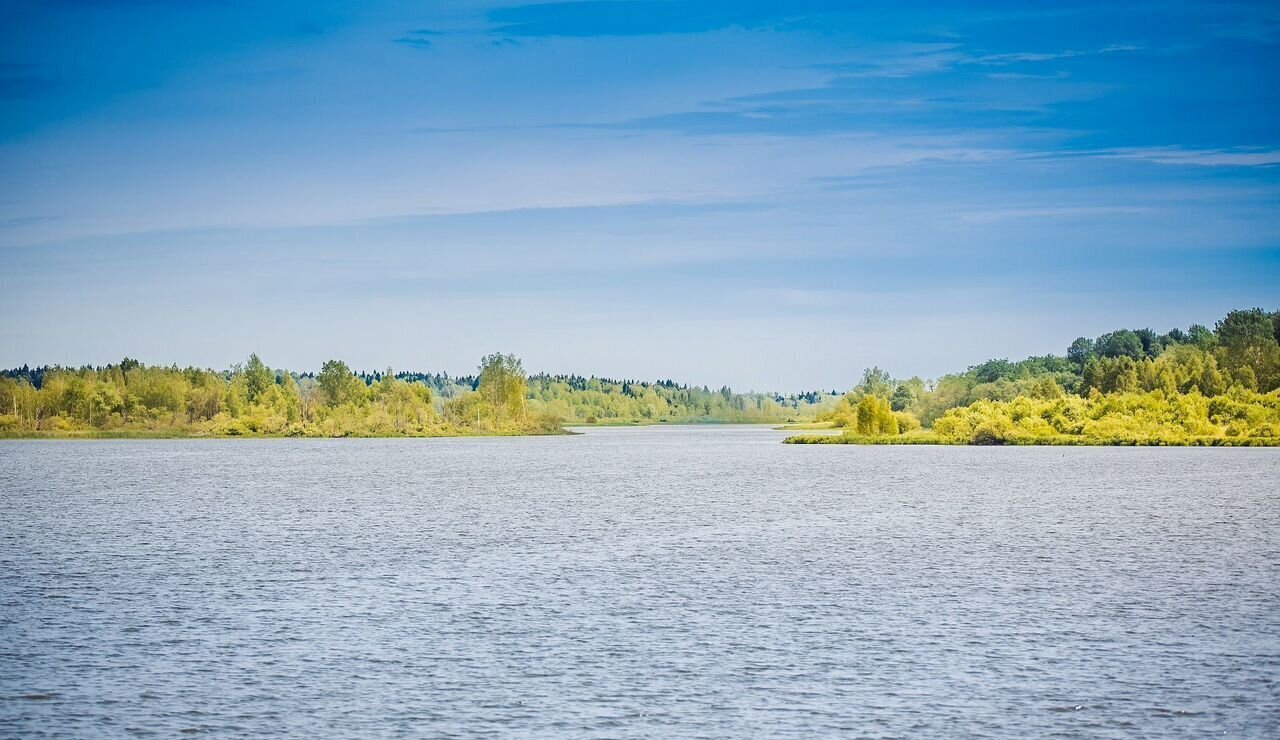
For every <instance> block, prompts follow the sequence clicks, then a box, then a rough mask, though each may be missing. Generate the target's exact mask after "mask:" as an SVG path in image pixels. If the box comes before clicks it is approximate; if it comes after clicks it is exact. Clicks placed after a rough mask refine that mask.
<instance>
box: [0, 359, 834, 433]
mask: <svg viewBox="0 0 1280 740" xmlns="http://www.w3.org/2000/svg"><path fill="white" fill-rule="evenodd" d="M837 398H838V396H837V395H836V394H834V392H833V393H822V392H813V393H809V394H797V395H793V396H779V395H769V394H759V393H747V394H742V393H734V392H733V391H732V390H731V389H729V388H728V387H724V388H721V389H720V390H718V391H712V390H710V389H708V388H706V387H701V388H698V387H694V386H687V385H680V384H677V383H675V382H673V381H670V380H665V381H657V382H653V383H650V382H643V381H631V380H627V381H615V380H608V379H601V378H594V377H591V378H585V377H581V376H576V375H547V374H539V375H533V376H528V375H527V374H526V372H525V370H524V367H523V365H522V363H521V361H520V360H519V358H517V357H515V356H514V355H510V354H502V353H495V354H491V355H488V356H486V357H484V358H482V359H481V361H480V364H479V366H478V368H477V372H476V373H475V374H473V375H462V376H453V377H451V376H449V375H448V374H447V373H417V372H394V371H392V370H391V369H390V368H388V369H386V370H385V371H381V372H355V371H353V370H352V369H351V368H350V367H349V366H348V365H347V364H346V363H345V362H343V361H341V360H329V361H327V362H325V363H324V364H323V365H322V366H321V368H320V370H319V371H318V372H305V373H294V372H288V371H285V370H281V369H274V368H271V367H270V366H268V365H267V364H266V363H265V362H264V361H263V360H262V359H261V358H260V357H259V356H258V355H257V354H252V355H250V356H249V358H248V359H247V360H246V361H245V362H244V363H242V364H238V365H235V366H233V367H232V368H230V369H228V370H225V371H215V370H209V369H199V368H192V367H187V368H179V367H177V366H176V365H174V366H168V367H164V366H147V365H144V364H143V363H140V362H138V361H136V360H133V359H130V358H125V359H124V360H122V361H120V362H119V363H116V364H112V365H107V366H103V367H80V368H63V367H40V368H36V369H32V368H29V367H25V366H24V367H22V368H17V369H13V370H7V371H3V372H0V435H8V436H17V435H34V436H40V435H68V436H73V435H76V434H118V435H130V434H136V435H140V436H156V435H174V436H188V435H210V436H246V435H291V436H336V437H341V436H398V435H404V436H448V435H459V434H462V435H465V434H536V433H550V432H555V431H559V430H560V428H561V427H562V425H564V424H575V423H582V424H592V423H620V422H646V421H652V422H661V421H764V422H783V421H795V420H804V419H812V418H813V416H814V415H815V414H816V413H817V412H818V410H820V409H821V408H824V407H825V406H829V405H831V404H833V403H834V402H835V400H836V399H837Z"/></svg>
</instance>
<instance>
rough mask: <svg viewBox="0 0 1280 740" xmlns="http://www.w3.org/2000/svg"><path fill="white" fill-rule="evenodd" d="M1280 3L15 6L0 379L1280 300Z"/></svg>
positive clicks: (469, 355) (603, 347)
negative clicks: (126, 365) (2, 374)
mask: <svg viewBox="0 0 1280 740" xmlns="http://www.w3.org/2000/svg"><path fill="white" fill-rule="evenodd" d="M1276 70H1280V7H1278V6H1275V5H1274V4H1271V3H1234V4H1233V3H1220V2H1212V3H1211V2H1126V1H1125V0H1117V1H1113V2H1106V3H1092V2H1077V3H1041V4H1032V3H1013V2H987V3H982V2H976V3H972V2H966V3H959V2H935V3H921V4H905V3H890V2H869V3H850V2H827V1H819V0H791V1H789V2H730V1H728V0H726V1H723V2H719V1H718V2H670V1H666V0H619V1H617V2H594V1H583V2H558V3H541V4H527V3H510V2H508V3H496V2H471V1H470V0H460V1H458V2H447V3H446V2H440V3H433V2H379V1H377V0H374V1H371V2H362V3H333V2H324V1H323V0H313V1H312V2H305V3H304V2H274V3H249V2H239V1H237V0H185V1H182V2H177V1H175V2H163V1H161V0H150V1H148V0H133V1H131V2H114V3H113V2H88V1H87V0H81V1H73V0H50V1H49V2H41V3H31V2H5V1H4V0H0V112H2V113H0V259H2V260H3V263H2V264H3V265H4V267H3V269H0V316H3V319H0V365H4V366H12V365H21V364H23V363H32V364H35V363H45V362H51V363H71V364H80V363H105V362H109V361H114V360H117V359H119V358H120V357H121V356H122V355H125V354H128V355H130V356H133V357H137V358H139V359H142V360H143V361H146V362H153V363H165V364H167V363H171V362H177V363H179V364H184V365H185V364H197V365H204V366H212V367H226V366H228V365H229V364H231V363H232V362H236V361H240V360H241V359H243V357H245V356H246V355H247V354H248V353H249V352H251V351H257V352H259V353H260V354H262V355H263V357H264V359H266V360H267V362H268V363H270V364H272V365H275V366H284V367H290V368H295V369H308V368H315V367H318V366H319V364H320V363H321V362H322V361H323V360H325V359H327V358H330V357H340V358H343V359H346V360H347V361H348V362H349V363H351V364H352V365H353V366H356V367H363V368H369V369H374V368H381V367H385V366H387V365H391V366H393V367H395V368H398V369H422V370H448V371H451V372H465V371H468V370H469V369H471V368H472V367H473V366H474V364H475V361H476V359H477V358H478V357H479V356H480V355H481V354H483V353H486V352H490V351H494V350H503V351H511V352H515V353H517V354H519V355H520V356H521V357H523V358H524V360H525V365H526V367H528V368H530V369H531V370H547V371H552V372H570V371H572V372H579V373H584V374H587V373H594V374H600V375H607V376H613V377H638V378H658V377H662V378H666V377H671V378H676V379H679V380H685V381H688V382H696V383H699V384H702V383H707V384H710V385H715V386H718V385H720V384H722V383H729V384H731V385H733V386H734V387H735V388H741V389H747V388H756V389H765V388H769V389H780V390H798V389H802V388H811V387H826V388H844V387H848V386H849V385H851V384H852V382H854V381H855V380H856V378H857V376H858V374H859V372H860V370H861V368H863V367H864V366H867V365H870V364H879V365H881V366H883V367H885V368H887V369H888V370H890V371H891V372H892V373H894V374H895V375H900V376H908V375H914V374H919V375H924V376H936V375H938V374H941V373H944V372H947V371H951V370H956V369H963V368H964V367H965V366H967V365H970V364H973V363H976V362H979V361H981V360H984V359H987V358H989V357H999V356H1008V357H1013V358H1017V357H1022V356H1026V355H1030V354H1043V353H1046V352H1059V353H1060V352H1062V351H1063V349H1064V348H1065V346H1066V345H1067V344H1068V343H1069V342H1070V341H1071V339H1072V338H1074V337H1075V336H1078V335H1080V334H1086V335H1093V334H1097V333H1100V332H1103V331H1106V330H1109V329H1112V328H1115V327H1117V326H1132V327H1141V326H1150V327H1152V328H1155V329H1160V330H1164V329H1168V328H1170V327H1172V326H1185V325H1187V324H1190V323H1193V322H1201V323H1211V322H1212V321H1213V320H1214V319H1216V318H1218V317H1220V316H1221V315H1222V314H1223V313H1224V312H1225V311H1226V310H1227V309H1229V308H1232V307H1242V306H1253V305H1263V306H1266V307H1268V308H1275V307H1277V306H1280V287H1278V286H1280V208H1277V205H1280V82H1278V81H1277V80H1278V78H1280V75H1277V74H1276Z"/></svg>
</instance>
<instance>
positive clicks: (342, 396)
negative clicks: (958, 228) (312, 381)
mask: <svg viewBox="0 0 1280 740" xmlns="http://www.w3.org/2000/svg"><path fill="white" fill-rule="evenodd" d="M316 387H317V388H319V390H320V396H321V398H322V399H323V401H324V403H326V404H327V405H329V406H340V405H342V404H344V403H353V402H357V401H359V400H360V398H361V396H362V395H363V393H364V382H363V381H362V380H360V379H359V378H357V377H356V375H355V373H353V372H351V368H349V367H347V363H345V362H343V361H342V360H328V361H326V362H325V363H324V364H323V365H321V366H320V374H319V375H317V376H316Z"/></svg>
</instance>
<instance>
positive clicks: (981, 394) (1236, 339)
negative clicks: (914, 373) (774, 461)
mask: <svg viewBox="0 0 1280 740" xmlns="http://www.w3.org/2000/svg"><path fill="white" fill-rule="evenodd" d="M817 418H818V420H819V421H821V422H826V423H827V424H829V425H831V426H834V427H837V428H840V429H843V430H844V433H843V434H842V435H840V436H838V437H831V436H825V437H824V436H817V435H811V436H800V437H793V438H791V439H789V440H787V441H789V442H796V443H832V442H836V443H840V442H843V443H876V442H881V443H883V442H890V443H893V442H901V443H911V442H918V443H952V444H1257V445H1262V444H1280V311H1275V312H1271V313H1268V312H1266V311H1264V310H1263V309H1260V308H1254V309H1248V310H1239V311H1231V312H1230V313H1228V314H1227V315H1226V317H1224V318H1223V319H1222V320H1221V321H1219V322H1217V324H1216V325H1215V328H1214V329H1212V330H1210V329H1208V328H1207V327H1205V326H1200V325H1195V326H1191V327H1190V328H1188V329H1187V330H1185V331H1183V330H1181V329H1174V330H1172V331H1169V332H1167V333H1165V334H1157V333H1156V332H1153V331H1151V330H1150V329H1137V330H1131V329H1119V330H1116V331H1113V332H1108V333H1106V334H1103V335H1102V336H1100V337H1097V338H1094V339H1089V338H1087V337H1080V338H1079V339H1076V340H1075V341H1074V342H1072V343H1071V345H1070V346H1069V347H1067V348H1066V353H1065V354H1064V355H1062V356H1056V355H1048V356H1044V357H1031V358H1028V359H1025V360H1022V361H1020V362H1010V361H1009V360H1003V359H999V360H989V361H987V362H984V363H982V364H980V365H975V366H973V367H971V368H969V369H968V370H967V371H965V372H963V373H957V374H953V375H947V376H943V377H942V378H939V379H938V380H936V381H934V382H926V381H924V380H922V379H920V378H910V379H907V380H894V379H892V378H890V377H889V375H888V374H887V373H885V372H883V371H882V370H880V369H878V368H871V369H869V370H867V371H866V372H865V373H864V374H863V377H862V380H861V381H860V382H859V383H858V384H857V385H856V386H855V387H854V389H853V390H852V391H850V392H849V393H847V394H845V396H844V397H843V398H841V399H840V401H839V402H838V403H837V404H836V405H835V407H834V408H833V409H832V410H831V411H829V412H825V413H822V414H820V415H819V416H818V417H817Z"/></svg>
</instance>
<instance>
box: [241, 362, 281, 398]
mask: <svg viewBox="0 0 1280 740" xmlns="http://www.w3.org/2000/svg"><path fill="white" fill-rule="evenodd" d="M244 378H245V390H246V392H247V393H248V396H249V403H258V401H259V400H260V399H261V398H262V396H263V394H264V393H266V392H267V389H268V388H270V387H271V386H273V385H275V382H276V374H275V373H274V372H272V371H271V368H269V367H267V365H266V363H264V362H263V361H262V360H261V359H259V357H258V355H257V354H251V355H249V361H248V362H246V363H245V366H244Z"/></svg>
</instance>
